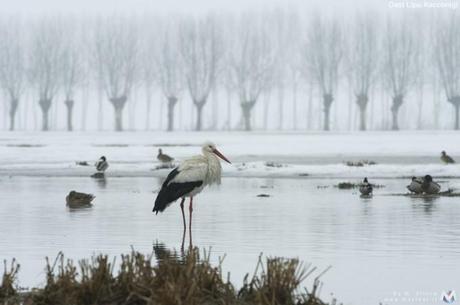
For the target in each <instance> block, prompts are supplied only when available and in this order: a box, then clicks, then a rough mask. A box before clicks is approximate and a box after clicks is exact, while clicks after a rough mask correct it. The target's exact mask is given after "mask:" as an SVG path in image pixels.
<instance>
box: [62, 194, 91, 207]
mask: <svg viewBox="0 0 460 305" xmlns="http://www.w3.org/2000/svg"><path fill="white" fill-rule="evenodd" d="M94 198H95V197H94V196H93V195H92V194H85V193H79V192H76V191H71V192H70V193H69V195H67V197H66V198H65V200H66V203H67V206H68V207H69V208H72V209H77V208H87V207H90V206H91V205H92V204H91V201H93V199H94Z"/></svg>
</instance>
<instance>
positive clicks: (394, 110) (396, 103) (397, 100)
mask: <svg viewBox="0 0 460 305" xmlns="http://www.w3.org/2000/svg"><path fill="white" fill-rule="evenodd" d="M403 101H404V96H403V95H402V94H398V95H396V96H394V97H393V104H392V105H391V114H392V118H393V121H392V126H391V129H392V130H399V125H398V112H399V108H400V107H401V105H402V103H403Z"/></svg>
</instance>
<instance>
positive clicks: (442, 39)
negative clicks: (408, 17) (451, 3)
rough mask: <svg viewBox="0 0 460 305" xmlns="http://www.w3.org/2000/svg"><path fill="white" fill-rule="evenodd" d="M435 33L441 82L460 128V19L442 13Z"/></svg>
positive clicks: (457, 127)
mask: <svg viewBox="0 0 460 305" xmlns="http://www.w3.org/2000/svg"><path fill="white" fill-rule="evenodd" d="M441 16H442V18H439V20H438V22H437V24H438V27H437V31H436V33H435V41H436V48H435V50H436V52H435V55H434V56H435V60H436V63H437V67H438V71H439V75H440V76H441V83H442V85H443V87H444V91H445V93H446V97H447V101H448V102H449V103H451V104H452V106H454V109H455V124H454V128H455V129H459V127H460V126H459V124H460V122H459V109H460V21H459V19H458V18H459V17H458V15H456V14H451V15H450V16H448V17H446V16H443V15H441Z"/></svg>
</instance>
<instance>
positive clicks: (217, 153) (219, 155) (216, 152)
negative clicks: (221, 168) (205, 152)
mask: <svg viewBox="0 0 460 305" xmlns="http://www.w3.org/2000/svg"><path fill="white" fill-rule="evenodd" d="M212 152H213V153H215V154H216V155H217V156H218V157H219V158H221V159H222V160H224V161H225V162H228V163H230V164H232V162H230V161H228V159H227V158H225V156H224V155H223V154H221V153H220V151H218V150H217V149H214V150H213V151H212Z"/></svg>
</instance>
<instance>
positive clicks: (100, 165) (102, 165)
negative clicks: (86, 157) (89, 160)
mask: <svg viewBox="0 0 460 305" xmlns="http://www.w3.org/2000/svg"><path fill="white" fill-rule="evenodd" d="M95 166H96V170H97V171H98V172H99V173H103V172H105V171H106V170H107V168H109V163H108V162H107V159H106V158H105V157H104V156H102V157H101V158H100V159H99V160H98V161H97V162H96V164H95Z"/></svg>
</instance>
